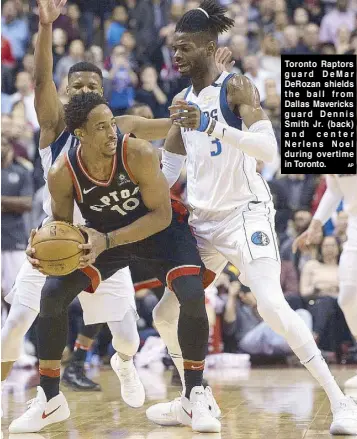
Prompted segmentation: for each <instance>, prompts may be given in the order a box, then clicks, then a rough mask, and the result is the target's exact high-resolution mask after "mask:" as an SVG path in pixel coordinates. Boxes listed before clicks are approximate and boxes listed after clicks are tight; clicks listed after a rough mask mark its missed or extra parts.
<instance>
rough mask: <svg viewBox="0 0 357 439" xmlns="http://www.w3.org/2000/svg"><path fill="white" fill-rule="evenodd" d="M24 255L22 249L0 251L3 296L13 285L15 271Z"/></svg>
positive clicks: (18, 268) (17, 270)
mask: <svg viewBox="0 0 357 439" xmlns="http://www.w3.org/2000/svg"><path fill="white" fill-rule="evenodd" d="M25 257H26V254H25V251H24V250H11V251H10V250H9V251H2V252H1V289H2V291H3V294H4V296H6V295H7V294H9V292H10V290H11V288H12V287H13V285H14V282H15V279H16V276H17V273H18V272H19V271H20V268H21V265H22V263H23V262H24V260H25Z"/></svg>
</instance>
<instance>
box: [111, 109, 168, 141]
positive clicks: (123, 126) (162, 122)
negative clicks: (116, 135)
mask: <svg viewBox="0 0 357 439" xmlns="http://www.w3.org/2000/svg"><path fill="white" fill-rule="evenodd" d="M116 122H117V125H118V128H119V130H120V131H121V132H122V133H123V134H125V133H133V134H134V135H135V136H136V137H137V138H139V139H144V140H149V141H150V140H160V139H165V138H166V136H167V133H168V132H169V129H170V128H171V125H172V122H171V119H169V118H167V119H146V118H145V117H140V116H129V115H128V116H118V117H116Z"/></svg>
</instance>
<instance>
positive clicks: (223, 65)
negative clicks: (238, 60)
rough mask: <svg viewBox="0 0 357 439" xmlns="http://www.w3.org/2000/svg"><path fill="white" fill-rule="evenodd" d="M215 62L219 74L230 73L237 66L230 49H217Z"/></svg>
mask: <svg viewBox="0 0 357 439" xmlns="http://www.w3.org/2000/svg"><path fill="white" fill-rule="evenodd" d="M215 61H216V65H217V68H218V70H219V73H223V72H228V73H230V72H231V71H232V69H233V67H234V64H235V61H234V60H232V52H231V51H230V50H229V49H228V47H219V48H218V49H217V52H216V55H215Z"/></svg>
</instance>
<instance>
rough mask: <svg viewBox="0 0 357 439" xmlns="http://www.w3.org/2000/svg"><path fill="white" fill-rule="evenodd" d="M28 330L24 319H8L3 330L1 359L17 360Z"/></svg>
mask: <svg viewBox="0 0 357 439" xmlns="http://www.w3.org/2000/svg"><path fill="white" fill-rule="evenodd" d="M28 330H29V327H28V326H26V325H24V323H23V321H22V320H18V319H17V318H16V319H15V318H12V317H10V318H7V319H6V322H5V325H4V327H3V328H2V330H1V361H16V360H17V359H18V358H19V357H20V354H21V347H22V341H23V338H24V336H25V334H26V332H27V331H28Z"/></svg>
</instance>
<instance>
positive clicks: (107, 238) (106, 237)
mask: <svg viewBox="0 0 357 439" xmlns="http://www.w3.org/2000/svg"><path fill="white" fill-rule="evenodd" d="M105 244H106V246H105V249H106V250H108V249H110V238H109V233H106V234H105Z"/></svg>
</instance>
